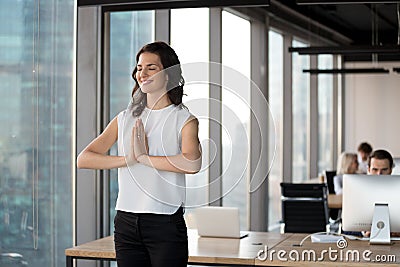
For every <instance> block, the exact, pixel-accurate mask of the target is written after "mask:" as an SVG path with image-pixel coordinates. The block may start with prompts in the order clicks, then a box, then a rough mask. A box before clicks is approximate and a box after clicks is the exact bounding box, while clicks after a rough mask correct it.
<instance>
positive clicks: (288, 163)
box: [281, 35, 293, 182]
mask: <svg viewBox="0 0 400 267" xmlns="http://www.w3.org/2000/svg"><path fill="white" fill-rule="evenodd" d="M292 40H293V37H292V36H291V35H284V39H283V73H285V75H284V77H283V94H282V95H283V101H282V103H283V105H282V109H283V110H282V140H281V147H282V155H281V162H282V165H281V166H282V171H281V173H282V182H291V181H292V174H293V164H292V161H293V157H292V151H293V138H292V137H293V130H292V129H293V124H292V122H293V114H292V109H293V106H292V103H293V96H292V91H293V90H292V87H293V85H292V54H291V53H289V51H288V49H289V47H291V46H292Z"/></svg>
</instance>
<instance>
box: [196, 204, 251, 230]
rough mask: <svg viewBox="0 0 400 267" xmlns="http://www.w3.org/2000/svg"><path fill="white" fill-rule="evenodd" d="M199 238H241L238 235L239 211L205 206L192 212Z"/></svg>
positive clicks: (233, 208) (231, 208)
mask: <svg viewBox="0 0 400 267" xmlns="http://www.w3.org/2000/svg"><path fill="white" fill-rule="evenodd" d="M194 214H195V220H196V225H197V231H198V234H199V236H202V237H224V238H243V237H245V236H247V234H246V233H240V223H239V209H238V208H236V207H214V206H206V207H201V208H197V209H196V210H195V212H194Z"/></svg>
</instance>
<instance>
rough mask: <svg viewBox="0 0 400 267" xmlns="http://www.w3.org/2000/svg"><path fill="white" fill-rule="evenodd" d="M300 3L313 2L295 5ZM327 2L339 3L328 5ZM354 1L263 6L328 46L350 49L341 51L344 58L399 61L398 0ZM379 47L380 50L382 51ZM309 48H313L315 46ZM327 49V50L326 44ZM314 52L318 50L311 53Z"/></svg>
mask: <svg viewBox="0 0 400 267" xmlns="http://www.w3.org/2000/svg"><path fill="white" fill-rule="evenodd" d="M300 2H314V3H313V4H299V3H300ZM316 2H318V3H316ZM323 2H325V3H323ZM327 2H336V3H338V2H340V3H339V4H328V3H327ZM346 2H347V3H346ZM349 2H353V3H352V4H350V3H349ZM354 2H357V1H322V0H321V1H300V0H298V1H296V0H284V1H277V0H271V1H270V5H269V6H268V7H265V8H266V10H267V11H268V12H269V13H270V14H273V15H275V16H276V17H277V18H281V19H282V20H284V19H285V18H286V21H289V22H291V23H292V24H294V25H296V26H297V27H299V28H300V27H301V28H305V29H307V30H309V31H311V32H313V33H314V34H315V35H318V36H320V37H323V38H324V39H325V40H330V41H333V44H332V45H331V47H332V46H335V49H336V48H337V47H339V48H344V49H346V51H350V52H349V53H346V54H342V55H343V59H344V61H369V60H371V59H372V58H373V56H376V57H375V58H376V59H379V60H380V61H398V60H400V43H399V42H400V37H399V35H400V31H399V24H400V21H399V19H400V18H399V14H398V12H399V10H398V8H399V5H400V1H398V2H397V3H394V2H395V1H370V2H380V3H366V2H361V1H358V2H359V3H354ZM287 18H290V19H289V20H288V19H287ZM360 47H361V48H362V49H364V48H365V47H367V50H368V52H362V53H360ZM382 47H383V50H384V52H382ZM377 48H379V49H380V52H379V53H377V52H376V51H377V50H376V49H377ZM307 49H308V48H307ZM310 49H311V50H315V47H311V48H310ZM389 49H390V50H391V51H390V52H389V51H388V50H389ZM327 50H330V47H328V49H327ZM393 50H394V52H393ZM309 51H310V50H309ZM318 51H320V50H318ZM325 51H326V49H325ZM330 51H332V50H330ZM353 51H354V52H353ZM313 52H315V51H313ZM318 53H320V52H316V53H315V54H318ZM324 53H325V52H324ZM337 54H341V53H337Z"/></svg>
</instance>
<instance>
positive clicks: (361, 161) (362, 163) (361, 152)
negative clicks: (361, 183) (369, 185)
mask: <svg viewBox="0 0 400 267" xmlns="http://www.w3.org/2000/svg"><path fill="white" fill-rule="evenodd" d="M371 152H372V146H371V145H370V144H368V143H366V142H363V143H361V144H360V145H359V146H358V148H357V157H358V173H361V174H366V173H367V172H368V157H369V155H370V154H371Z"/></svg>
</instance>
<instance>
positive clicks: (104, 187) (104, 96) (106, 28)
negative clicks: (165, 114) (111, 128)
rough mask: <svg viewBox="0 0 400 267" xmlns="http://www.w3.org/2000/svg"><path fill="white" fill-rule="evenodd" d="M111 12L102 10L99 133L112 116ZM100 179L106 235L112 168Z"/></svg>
mask: <svg viewBox="0 0 400 267" xmlns="http://www.w3.org/2000/svg"><path fill="white" fill-rule="evenodd" d="M110 15H111V14H110V13H109V12H102V21H101V24H100V25H101V26H102V27H101V28H102V30H101V36H102V38H101V45H102V46H101V51H100V53H101V56H102V57H101V60H100V63H101V66H100V67H99V70H100V73H101V74H100V77H101V86H100V88H99V93H98V95H99V102H100V104H99V105H98V115H99V120H100V123H99V127H100V128H99V129H98V130H99V133H100V132H102V131H103V130H104V129H105V127H106V126H107V124H108V123H109V121H110V120H111V118H110V100H111V99H110V64H111V60H110V51H111V47H110V37H111V32H110V29H111V28H110V27H111V20H110ZM99 177H100V179H99V188H98V191H97V198H98V202H97V203H99V204H98V212H99V213H98V214H99V216H98V218H99V220H100V221H99V231H98V234H99V236H101V237H102V236H106V235H109V234H110V170H104V171H101V172H100V176H99Z"/></svg>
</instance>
